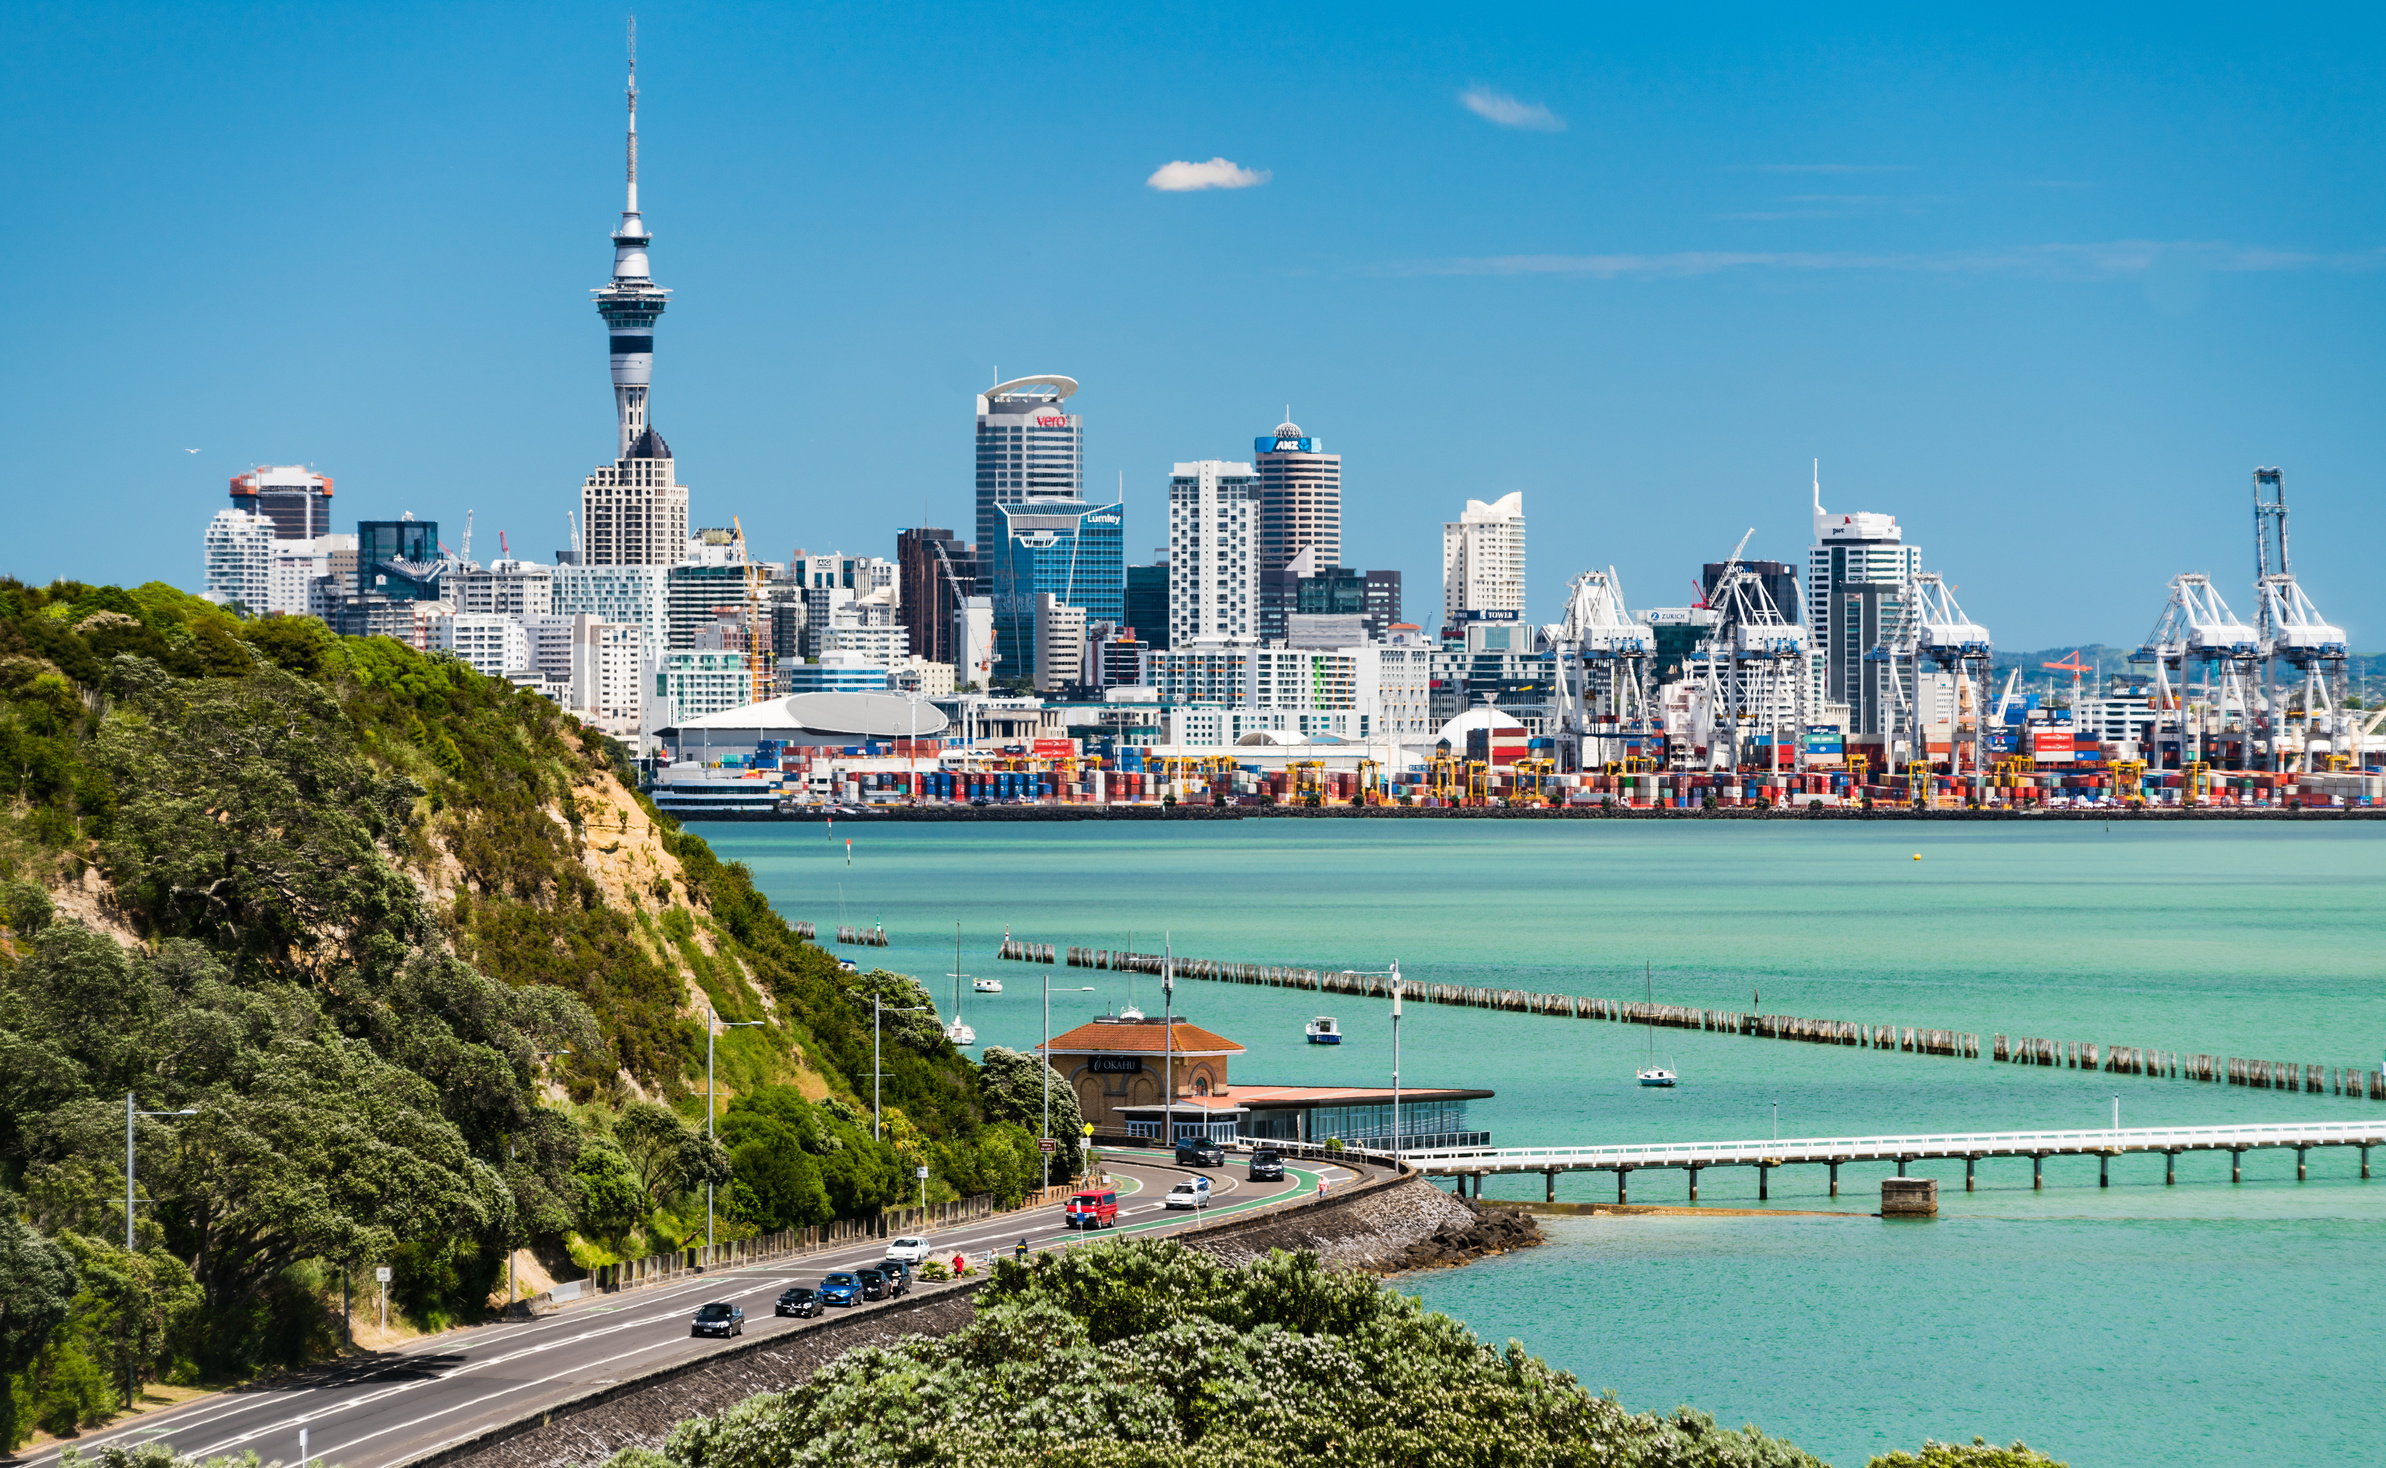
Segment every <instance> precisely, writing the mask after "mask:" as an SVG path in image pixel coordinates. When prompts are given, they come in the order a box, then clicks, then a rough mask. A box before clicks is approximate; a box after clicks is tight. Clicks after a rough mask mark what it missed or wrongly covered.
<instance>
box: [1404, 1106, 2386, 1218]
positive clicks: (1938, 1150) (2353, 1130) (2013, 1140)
mask: <svg viewBox="0 0 2386 1468" xmlns="http://www.w3.org/2000/svg"><path fill="white" fill-rule="evenodd" d="M2378 1146H2386V1122H2378V1121H2306V1122H2278V1123H2265V1124H2262V1125H2259V1126H2192V1127H2130V1128H2111V1127H2103V1128H2097V1129H2094V1130H2088V1131H2061V1132H1947V1133H1940V1134H1936V1135H1928V1136H1912V1137H1807V1138H1802V1139H1796V1140H1791V1139H1767V1140H1760V1141H1751V1142H1652V1143H1645V1144H1639V1145H1630V1144H1627V1145H1617V1146H1606V1147H1511V1148H1496V1149H1495V1148H1488V1147H1453V1148H1445V1149H1437V1150H1433V1151H1422V1152H1411V1151H1403V1152H1402V1153H1401V1154H1400V1157H1401V1160H1402V1161H1404V1162H1406V1163H1407V1164H1408V1165H1409V1166H1411V1167H1413V1168H1415V1169H1417V1170H1418V1171H1419V1172H1423V1173H1426V1174H1428V1175H1430V1176H1435V1177H1454V1178H1457V1179H1458V1186H1459V1191H1460V1192H1461V1193H1464V1192H1465V1190H1466V1185H1467V1179H1469V1178H1472V1179H1474V1185H1475V1195H1476V1196H1477V1197H1481V1196H1482V1190H1483V1179H1484V1178H1485V1177H1491V1176H1500V1175H1503V1174H1509V1173H1535V1172H1537V1173H1541V1174H1543V1175H1544V1176H1545V1177H1546V1178H1547V1179H1548V1196H1549V1197H1550V1198H1551V1199H1553V1200H1554V1199H1555V1198H1556V1197H1557V1178H1558V1174H1559V1173H1561V1172H1612V1173H1614V1174H1615V1175H1616V1201H1617V1202H1618V1203H1622V1202H1626V1201H1628V1200H1627V1198H1626V1196H1625V1179H1626V1178H1628V1177H1630V1176H1631V1174H1633V1173H1635V1172H1641V1171H1646V1170H1648V1169H1650V1168H1681V1169H1684V1170H1686V1171H1688V1172H1689V1174H1690V1199H1691V1201H1692V1202H1696V1201H1698V1175H1699V1173H1700V1172H1701V1171H1703V1170H1705V1169H1707V1168H1710V1167H1753V1168H1755V1169H1756V1170H1757V1196H1758V1197H1759V1198H1763V1197H1766V1196H1767V1192H1768V1184H1769V1183H1770V1181H1771V1177H1772V1171H1773V1169H1774V1168H1776V1167H1787V1166H1791V1165H1793V1164H1801V1163H1802V1164H1811V1165H1817V1166H1822V1167H1828V1168H1829V1169H1830V1170H1831V1196H1832V1197H1834V1198H1836V1197H1838V1196H1839V1169H1840V1167H1841V1165H1842V1164H1844V1163H1849V1162H1894V1163H1896V1164H1897V1175H1898V1176H1899V1177H1904V1176H1905V1170H1906V1164H1907V1163H1910V1162H1922V1161H1928V1160H1934V1159H1940V1160H1943V1159H1949V1158H1961V1159H1962V1160H1963V1164H1964V1169H1963V1185H1964V1191H1965V1192H1970V1191H1972V1187H1973V1175H1974V1172H1975V1171H1976V1169H1977V1168H1978V1167H1979V1165H1980V1163H1981V1162H1983V1161H1985V1160H1987V1159H1989V1158H1992V1157H2027V1158H2029V1159H2030V1186H2031V1187H2033V1188H2041V1187H2044V1186H2045V1181H2046V1177H2045V1163H2046V1159H2047V1158H2049V1157H2095V1158H2098V1159H2100V1164H2099V1166H2098V1168H2097V1186H2098V1187H2109V1186H2111V1183H2112V1159H2114V1158H2115V1157H2121V1156H2125V1155H2127V1154H2129V1153H2132V1152H2149V1153H2151V1152H2159V1153H2161V1154H2162V1156H2163V1158H2164V1163H2163V1170H2162V1171H2163V1177H2162V1180H2163V1182H2164V1183H2166V1184H2169V1183H2175V1182H2177V1181H2178V1160H2179V1154H2180V1153H2182V1152H2226V1153H2228V1154H2229V1181H2230V1182H2241V1181H2243V1180H2244V1158H2245V1154H2246V1153H2248V1152H2251V1151H2255V1150H2257V1149H2263V1148H2283V1149H2291V1150H2292V1151H2293V1152H2294V1154H2295V1176H2296V1178H2297V1180H2299V1181H2300V1180H2301V1179H2302V1178H2303V1177H2304V1175H2305V1165H2306V1164H2305V1154H2306V1153H2308V1152H2309V1151H2311V1150H2312V1149H2313V1148H2315V1147H2354V1148H2358V1149H2359V1150H2360V1152H2361V1175H2362V1176H2363V1177H2368V1176H2369V1149H2370V1148H2372V1147H2378Z"/></svg>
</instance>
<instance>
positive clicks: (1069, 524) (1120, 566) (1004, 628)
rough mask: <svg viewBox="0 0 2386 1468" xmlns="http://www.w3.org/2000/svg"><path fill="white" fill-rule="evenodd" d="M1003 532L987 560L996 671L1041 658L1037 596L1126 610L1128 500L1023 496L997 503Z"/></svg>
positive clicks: (1094, 610)
mask: <svg viewBox="0 0 2386 1468" xmlns="http://www.w3.org/2000/svg"><path fill="white" fill-rule="evenodd" d="M995 514H996V518H997V519H998V520H999V521H1000V522H1001V526H1002V532H1001V535H1000V538H999V539H997V540H996V541H995V542H994V544H995V552H994V557H993V562H992V564H991V566H989V567H987V568H986V576H987V579H989V580H990V581H991V588H990V589H991V590H992V592H993V596H994V637H995V653H996V656H997V660H998V664H999V666H998V668H997V670H996V676H998V677H1017V678H1025V677H1030V676H1032V672H1033V669H1034V668H1035V666H1036V651H1035V629H1036V605H1037V602H1036V599H1037V598H1038V597H1040V596H1051V597H1053V598H1055V599H1056V600H1057V601H1059V602H1060V603H1061V604H1062V605H1064V606H1073V607H1082V608H1084V610H1085V615H1086V616H1087V617H1089V618H1098V619H1100V620H1103V621H1108V622H1116V621H1119V620H1120V619H1121V618H1122V617H1123V616H1124V615H1125V613H1126V586H1125V570H1126V552H1125V538H1124V528H1123V527H1124V524H1125V506H1124V505H1122V504H1118V503H1111V504H1100V505H1097V504H1090V503H1088V502H1086V501H1084V500H1081V499H1042V498H1032V499H1024V500H1021V501H1019V502H1017V503H1015V504H1009V505H1004V506H1001V507H999V508H998V509H997V510H996V512H995Z"/></svg>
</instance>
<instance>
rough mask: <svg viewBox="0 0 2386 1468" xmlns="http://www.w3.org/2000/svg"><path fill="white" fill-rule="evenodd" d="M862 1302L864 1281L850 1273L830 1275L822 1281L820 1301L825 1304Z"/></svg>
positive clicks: (856, 1303) (857, 1303)
mask: <svg viewBox="0 0 2386 1468" xmlns="http://www.w3.org/2000/svg"><path fill="white" fill-rule="evenodd" d="M861 1302H862V1282H861V1281H860V1280H858V1279H855V1278H854V1277H853V1276H852V1275H850V1274H845V1273H837V1274H832V1275H828V1276H826V1277H825V1278H823V1279H822V1280H821V1281H820V1303H822V1304H824V1305H859V1304H860V1303H861Z"/></svg>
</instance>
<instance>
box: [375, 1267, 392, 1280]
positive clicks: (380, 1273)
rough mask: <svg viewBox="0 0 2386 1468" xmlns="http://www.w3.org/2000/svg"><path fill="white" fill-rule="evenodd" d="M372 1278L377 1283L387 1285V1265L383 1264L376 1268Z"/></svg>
mask: <svg viewBox="0 0 2386 1468" xmlns="http://www.w3.org/2000/svg"><path fill="white" fill-rule="evenodd" d="M373 1278H374V1279H376V1280H378V1281H379V1282H381V1283H382V1284H388V1283H389V1266H388V1265H386V1264H384V1265H381V1266H380V1267H378V1268H376V1269H375V1270H374V1271H373Z"/></svg>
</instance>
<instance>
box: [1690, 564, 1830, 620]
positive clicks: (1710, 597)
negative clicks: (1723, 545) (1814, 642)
mask: <svg viewBox="0 0 2386 1468" xmlns="http://www.w3.org/2000/svg"><path fill="white" fill-rule="evenodd" d="M1730 564H1731V563H1730V562H1729V561H1709V562H1707V563H1706V565H1705V566H1703V567H1701V568H1700V570H1701V572H1702V574H1701V575H1700V577H1699V584H1700V585H1701V586H1702V587H1704V588H1705V589H1706V593H1707V595H1706V600H1707V602H1708V604H1709V605H1712V604H1713V603H1714V600H1715V585H1716V583H1717V582H1719V581H1721V580H1722V579H1723V568H1724V567H1725V566H1728V565H1730ZM1740 569H1741V570H1743V571H1746V572H1748V573H1749V574H1750V575H1752V576H1754V577H1755V578H1756V580H1757V584H1758V585H1759V586H1762V587H1763V588H1764V589H1765V595H1766V596H1767V597H1769V598H1771V600H1772V602H1773V610H1775V611H1777V612H1779V613H1781V620H1783V621H1785V622H1795V623H1797V624H1798V625H1800V626H1804V625H1805V624H1806V618H1805V617H1804V616H1802V615H1800V608H1801V605H1802V604H1801V602H1800V599H1799V596H1798V568H1797V567H1795V566H1793V565H1791V564H1790V563H1789V562H1787V561H1742V562H1740Z"/></svg>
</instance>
